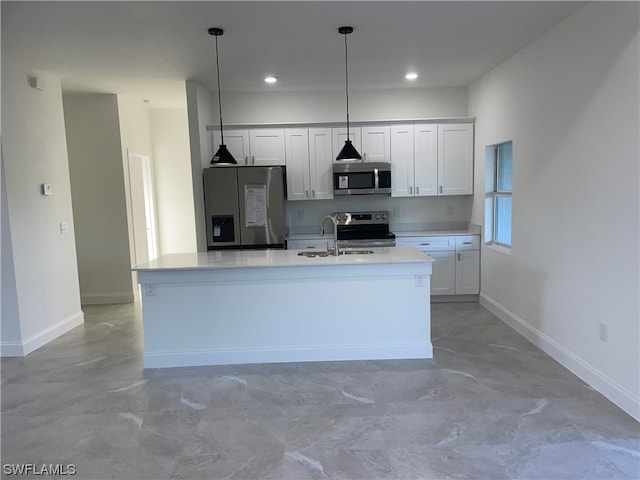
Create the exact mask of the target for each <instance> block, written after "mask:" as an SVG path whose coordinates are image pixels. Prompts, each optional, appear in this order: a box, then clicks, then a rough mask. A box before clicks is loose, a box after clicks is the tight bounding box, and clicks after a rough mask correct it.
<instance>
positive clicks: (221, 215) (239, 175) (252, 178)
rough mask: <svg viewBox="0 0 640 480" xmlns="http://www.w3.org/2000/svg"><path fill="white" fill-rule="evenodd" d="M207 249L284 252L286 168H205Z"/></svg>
mask: <svg viewBox="0 0 640 480" xmlns="http://www.w3.org/2000/svg"><path fill="white" fill-rule="evenodd" d="M203 177H204V203H205V215H206V222H207V248H208V249H209V250H219V249H242V248H246V249H259V248H284V236H285V233H284V199H285V172H284V167H237V166H217V167H210V168H205V169H204V173H203Z"/></svg>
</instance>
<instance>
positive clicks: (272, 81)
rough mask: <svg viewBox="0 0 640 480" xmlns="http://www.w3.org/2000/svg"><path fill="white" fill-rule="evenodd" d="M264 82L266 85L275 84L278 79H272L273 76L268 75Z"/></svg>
mask: <svg viewBox="0 0 640 480" xmlns="http://www.w3.org/2000/svg"><path fill="white" fill-rule="evenodd" d="M264 81H265V82H267V83H276V82H277V81H278V77H274V76H273V75H269V76H267V77H264Z"/></svg>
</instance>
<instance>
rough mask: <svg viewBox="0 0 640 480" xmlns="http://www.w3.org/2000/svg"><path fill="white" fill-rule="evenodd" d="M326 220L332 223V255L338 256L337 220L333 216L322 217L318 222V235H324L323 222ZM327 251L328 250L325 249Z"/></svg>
mask: <svg viewBox="0 0 640 480" xmlns="http://www.w3.org/2000/svg"><path fill="white" fill-rule="evenodd" d="M327 220H331V221H332V222H333V255H334V256H336V257H337V256H338V255H339V254H340V252H338V220H336V217H335V216H334V215H325V216H324V217H322V221H321V222H320V234H321V235H324V222H326V221H327ZM327 250H329V248H327Z"/></svg>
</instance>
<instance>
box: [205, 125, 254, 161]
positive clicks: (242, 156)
mask: <svg viewBox="0 0 640 480" xmlns="http://www.w3.org/2000/svg"><path fill="white" fill-rule="evenodd" d="M223 133H224V144H225V145H226V146H227V150H229V152H230V153H231V155H233V158H235V159H236V161H237V162H238V165H249V159H250V158H251V150H250V148H249V130H226V129H225V130H224V131H223ZM221 143H222V140H221V138H220V131H219V130H217V131H214V132H213V145H212V147H211V148H212V150H211V152H212V153H211V156H212V157H213V155H214V154H215V153H216V152H217V151H218V147H219V146H220V144H221Z"/></svg>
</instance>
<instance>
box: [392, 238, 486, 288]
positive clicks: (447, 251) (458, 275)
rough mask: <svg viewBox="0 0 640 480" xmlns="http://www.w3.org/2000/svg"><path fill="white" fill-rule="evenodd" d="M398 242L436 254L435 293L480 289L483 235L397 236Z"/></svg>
mask: <svg viewBox="0 0 640 480" xmlns="http://www.w3.org/2000/svg"><path fill="white" fill-rule="evenodd" d="M396 245H397V246H399V247H415V248H417V249H418V250H420V251H422V252H425V253H428V254H429V255H431V257H433V259H434V260H435V262H434V263H433V265H432V269H433V271H432V274H431V295H477V294H479V293H480V236H479V235H440V236H432V237H400V238H398V237H397V238H396Z"/></svg>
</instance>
